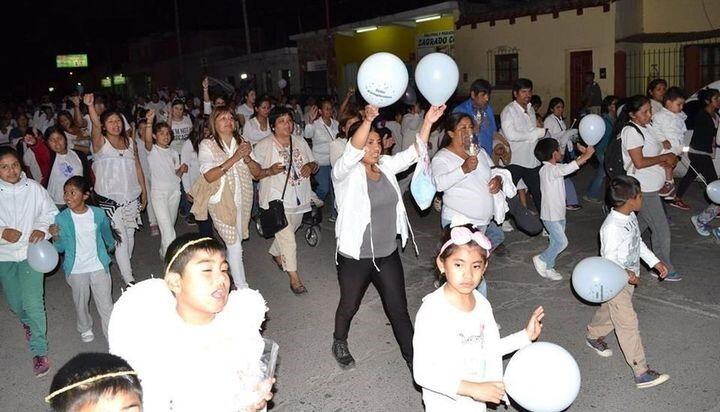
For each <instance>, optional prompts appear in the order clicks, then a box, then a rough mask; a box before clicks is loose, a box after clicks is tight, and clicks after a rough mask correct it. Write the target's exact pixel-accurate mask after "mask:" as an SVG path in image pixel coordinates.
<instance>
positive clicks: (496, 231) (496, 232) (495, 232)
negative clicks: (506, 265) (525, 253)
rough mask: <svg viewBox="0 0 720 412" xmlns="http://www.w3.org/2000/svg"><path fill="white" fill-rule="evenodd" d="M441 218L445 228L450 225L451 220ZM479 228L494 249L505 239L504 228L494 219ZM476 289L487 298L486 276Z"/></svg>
mask: <svg viewBox="0 0 720 412" xmlns="http://www.w3.org/2000/svg"><path fill="white" fill-rule="evenodd" d="M440 219H441V224H442V227H443V228H446V227H448V226H449V225H450V221H449V220H446V219H443V218H440ZM478 229H479V230H480V231H481V232H483V233H485V236H487V238H488V239H490V245H492V248H493V250H495V249H496V248H497V247H498V246H500V245H501V244H502V242H503V241H504V240H505V232H503V231H502V229H500V227H499V226H498V225H497V223H495V221H493V220H491V221H490V223H488V224H487V225H486V226H478ZM475 289H477V291H478V292H480V293H481V294H482V295H483V296H485V298H486V299H487V282H485V277H484V276H483V278H482V281H481V282H480V284H479V285H478V286H477V287H476V288H475Z"/></svg>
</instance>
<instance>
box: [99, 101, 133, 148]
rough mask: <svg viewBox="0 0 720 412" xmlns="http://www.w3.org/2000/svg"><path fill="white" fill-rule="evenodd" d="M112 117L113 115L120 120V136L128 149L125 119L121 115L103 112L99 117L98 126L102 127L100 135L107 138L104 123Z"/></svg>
mask: <svg viewBox="0 0 720 412" xmlns="http://www.w3.org/2000/svg"><path fill="white" fill-rule="evenodd" d="M112 115H115V116H117V117H119V118H120V125H121V127H122V128H121V129H120V136H121V137H122V138H123V140H124V141H125V146H127V147H130V138H129V137H128V135H127V130H125V117H123V115H122V113H120V112H116V111H114V110H105V111H104V112H103V114H101V115H100V124H101V125H102V134H103V136H105V137H107V129H106V128H105V123H106V122H107V120H108V118H109V117H110V116H112Z"/></svg>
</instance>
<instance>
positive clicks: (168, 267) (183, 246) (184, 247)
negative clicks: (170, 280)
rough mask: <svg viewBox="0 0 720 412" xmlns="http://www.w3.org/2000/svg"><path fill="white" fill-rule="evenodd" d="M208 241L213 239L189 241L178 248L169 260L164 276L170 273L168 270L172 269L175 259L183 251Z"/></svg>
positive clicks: (203, 238)
mask: <svg viewBox="0 0 720 412" xmlns="http://www.w3.org/2000/svg"><path fill="white" fill-rule="evenodd" d="M208 240H213V238H211V237H202V238H200V239H195V240H191V241H189V242H187V243H186V244H184V245H182V247H180V249H178V250H177V252H175V254H174V255H173V257H172V259H170V262H168V264H167V268H165V275H167V274H168V273H169V272H170V268H171V267H172V265H173V263H175V259H177V257H178V256H180V254H181V253H182V252H184V251H185V249H187V248H189V247H190V246H192V245H197V244H198V243H202V242H205V241H208Z"/></svg>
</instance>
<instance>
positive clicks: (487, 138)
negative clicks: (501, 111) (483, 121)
mask: <svg viewBox="0 0 720 412" xmlns="http://www.w3.org/2000/svg"><path fill="white" fill-rule="evenodd" d="M452 112H453V113H465V114H468V115H469V116H470V117H471V118H472V119H473V124H474V123H475V114H476V112H477V110H476V109H475V105H474V104H473V101H472V99H467V100H465V101H464V102H462V103H460V104H459V105H457V106H456V107H455V109H453V111H452ZM485 113H486V114H487V121H488V126H489V127H482V128H481V129H480V133H479V134H476V135H474V136H473V140H474V141H475V144H479V145H480V146H481V147H482V148H483V149H485V151H486V152H487V154H488V155H490V156H492V149H493V134H494V133H495V132H497V124H495V113H494V112H493V109H492V106H490V105H489V104H488V105H487V106H486V107H485Z"/></svg>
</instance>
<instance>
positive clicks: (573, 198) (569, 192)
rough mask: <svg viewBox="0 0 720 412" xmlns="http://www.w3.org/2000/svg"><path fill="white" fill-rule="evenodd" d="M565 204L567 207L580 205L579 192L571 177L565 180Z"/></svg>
mask: <svg viewBox="0 0 720 412" xmlns="http://www.w3.org/2000/svg"><path fill="white" fill-rule="evenodd" d="M565 204H566V205H579V204H580V201H579V200H578V195H577V191H576V190H575V183H573V181H572V179H570V177H569V176H568V177H566V178H565Z"/></svg>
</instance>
